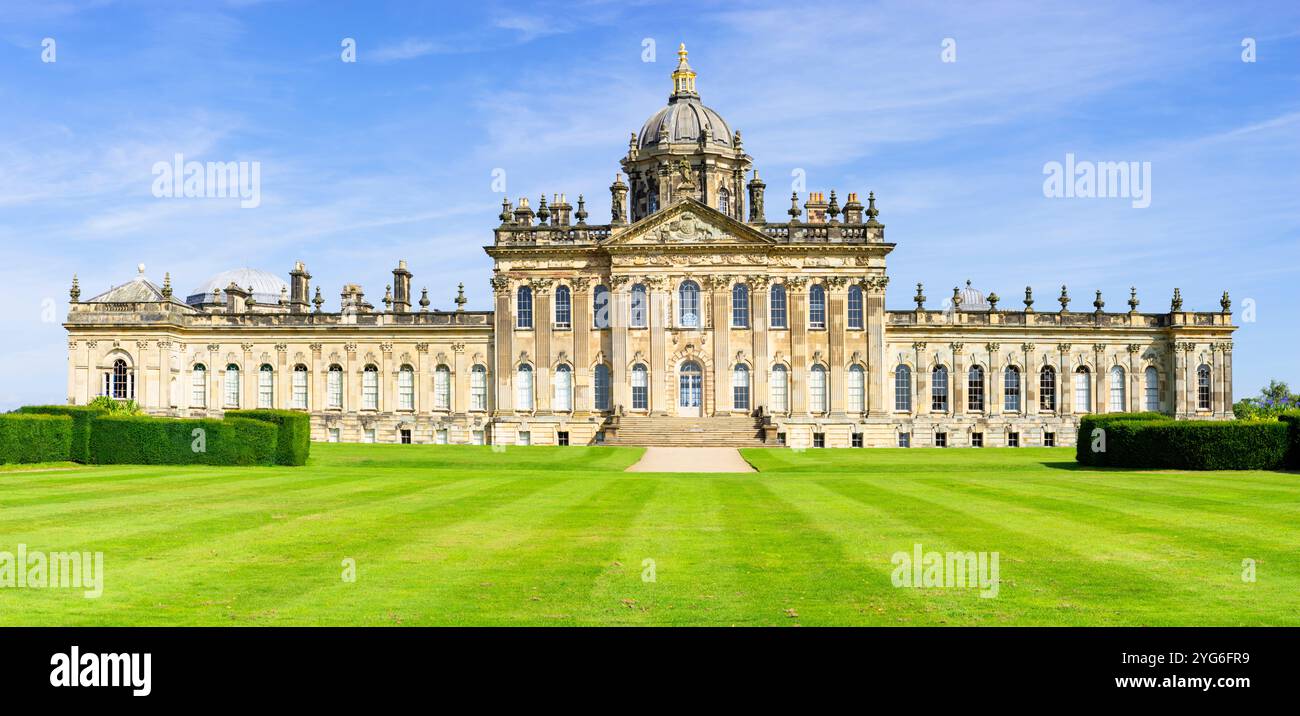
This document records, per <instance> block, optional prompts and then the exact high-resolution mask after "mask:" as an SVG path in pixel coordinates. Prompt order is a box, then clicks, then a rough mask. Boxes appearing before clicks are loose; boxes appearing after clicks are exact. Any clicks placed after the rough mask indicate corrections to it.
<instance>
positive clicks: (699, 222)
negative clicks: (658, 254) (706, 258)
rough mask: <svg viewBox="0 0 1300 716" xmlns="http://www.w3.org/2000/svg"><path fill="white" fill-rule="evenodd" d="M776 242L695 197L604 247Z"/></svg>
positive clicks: (642, 222)
mask: <svg viewBox="0 0 1300 716" xmlns="http://www.w3.org/2000/svg"><path fill="white" fill-rule="evenodd" d="M772 243H775V241H773V240H772V239H771V238H770V237H768V236H767V235H766V234H764V233H763V232H761V231H758V230H756V229H754V228H753V227H752V226H749V225H747V224H744V223H742V222H739V221H736V220H735V219H733V218H731V217H729V216H727V215H726V214H723V213H722V212H720V211H718V210H717V209H714V208H713V207H711V206H709V205H707V204H705V203H703V202H701V201H699V200H697V199H694V198H689V197H688V198H684V199H678V200H677V201H675V202H673V203H672V204H671V205H670V206H668V207H665V208H664V209H661V210H660V211H657V212H655V213H654V214H652V215H650V216H647V217H646V218H644V219H642V220H640V221H638V222H636V223H635V224H632V225H631V226H629V227H627V228H626V229H624V230H622V231H620V232H618V233H617V234H615V235H614V236H613V237H611V238H610V240H609V241H608V242H607V243H606V245H607V246H719V245H722V246H726V245H747V246H753V245H766V244H772Z"/></svg>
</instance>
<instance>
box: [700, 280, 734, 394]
mask: <svg viewBox="0 0 1300 716" xmlns="http://www.w3.org/2000/svg"><path fill="white" fill-rule="evenodd" d="M706 285H707V286H708V287H709V289H710V290H709V297H710V304H711V308H712V311H711V315H712V321H711V322H712V324H713V325H712V331H711V333H712V336H711V337H712V340H713V414H714V415H727V414H729V413H730V412H731V408H732V405H733V403H732V400H731V369H732V365H733V361H732V359H731V286H732V277H731V276H711V277H709V279H708V280H707V282H706ZM707 414H708V413H707V412H706V413H705V415H707Z"/></svg>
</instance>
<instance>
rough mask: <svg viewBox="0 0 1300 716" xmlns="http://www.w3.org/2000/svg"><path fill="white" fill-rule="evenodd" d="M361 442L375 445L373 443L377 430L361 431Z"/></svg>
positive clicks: (367, 429)
mask: <svg viewBox="0 0 1300 716" xmlns="http://www.w3.org/2000/svg"><path fill="white" fill-rule="evenodd" d="M361 442H363V443H373V442H375V429H374V428H366V429H365V430H362V431H361Z"/></svg>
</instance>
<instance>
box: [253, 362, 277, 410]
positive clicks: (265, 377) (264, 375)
mask: <svg viewBox="0 0 1300 716" xmlns="http://www.w3.org/2000/svg"><path fill="white" fill-rule="evenodd" d="M257 407H259V408H263V409H270V408H274V407H275V368H272V367H271V365H270V364H269V363H263V364H262V367H261V368H258V369H257Z"/></svg>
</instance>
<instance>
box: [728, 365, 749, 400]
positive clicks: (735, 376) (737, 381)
mask: <svg viewBox="0 0 1300 716" xmlns="http://www.w3.org/2000/svg"><path fill="white" fill-rule="evenodd" d="M731 408H732V409H733V410H749V368H748V367H746V366H744V365H737V366H736V367H735V369H733V370H732V371H731Z"/></svg>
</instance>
